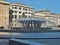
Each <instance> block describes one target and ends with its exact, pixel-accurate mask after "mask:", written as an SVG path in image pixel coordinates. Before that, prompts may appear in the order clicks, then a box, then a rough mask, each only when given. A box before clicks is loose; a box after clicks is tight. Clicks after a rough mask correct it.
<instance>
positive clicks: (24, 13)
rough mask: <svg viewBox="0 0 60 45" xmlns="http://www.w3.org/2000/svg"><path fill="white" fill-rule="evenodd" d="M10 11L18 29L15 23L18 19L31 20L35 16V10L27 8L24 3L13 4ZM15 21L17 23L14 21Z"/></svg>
mask: <svg viewBox="0 0 60 45" xmlns="http://www.w3.org/2000/svg"><path fill="white" fill-rule="evenodd" d="M10 10H11V11H12V14H11V15H12V21H13V22H14V23H13V25H14V26H15V27H18V26H17V25H16V24H15V22H16V19H21V18H30V17H32V15H33V12H34V9H33V8H32V7H30V6H27V5H25V4H22V3H12V4H11V5H10ZM14 20H15V21H14Z"/></svg>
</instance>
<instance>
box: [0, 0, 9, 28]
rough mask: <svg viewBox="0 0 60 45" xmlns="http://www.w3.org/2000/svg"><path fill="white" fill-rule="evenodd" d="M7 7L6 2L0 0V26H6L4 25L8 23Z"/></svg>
mask: <svg viewBox="0 0 60 45" xmlns="http://www.w3.org/2000/svg"><path fill="white" fill-rule="evenodd" d="M9 7H10V4H9V3H8V2H5V1H4V0H0V28H6V25H7V24H9Z"/></svg>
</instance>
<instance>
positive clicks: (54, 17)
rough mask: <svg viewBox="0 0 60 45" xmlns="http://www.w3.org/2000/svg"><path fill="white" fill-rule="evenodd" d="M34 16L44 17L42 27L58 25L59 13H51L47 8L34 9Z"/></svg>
mask: <svg viewBox="0 0 60 45" xmlns="http://www.w3.org/2000/svg"><path fill="white" fill-rule="evenodd" d="M34 14H35V16H34V17H38V18H45V20H46V23H44V24H42V27H56V26H58V25H60V14H55V13H51V12H50V11H49V10H40V11H35V13H34Z"/></svg>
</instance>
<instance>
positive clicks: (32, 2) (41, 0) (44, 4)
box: [6, 0, 60, 14]
mask: <svg viewBox="0 0 60 45" xmlns="http://www.w3.org/2000/svg"><path fill="white" fill-rule="evenodd" d="M6 1H8V2H11V3H12V2H21V3H24V4H27V5H29V6H32V7H34V9H35V10H41V9H47V10H50V11H51V12H53V13H59V14H60V0H6Z"/></svg>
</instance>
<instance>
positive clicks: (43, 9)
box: [35, 9, 50, 12]
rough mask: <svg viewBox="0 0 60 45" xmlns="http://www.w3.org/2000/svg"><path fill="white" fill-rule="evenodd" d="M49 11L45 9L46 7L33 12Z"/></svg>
mask: <svg viewBox="0 0 60 45" xmlns="http://www.w3.org/2000/svg"><path fill="white" fill-rule="evenodd" d="M45 11H46V12H50V11H49V10H47V9H42V10H37V11H35V12H45Z"/></svg>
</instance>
